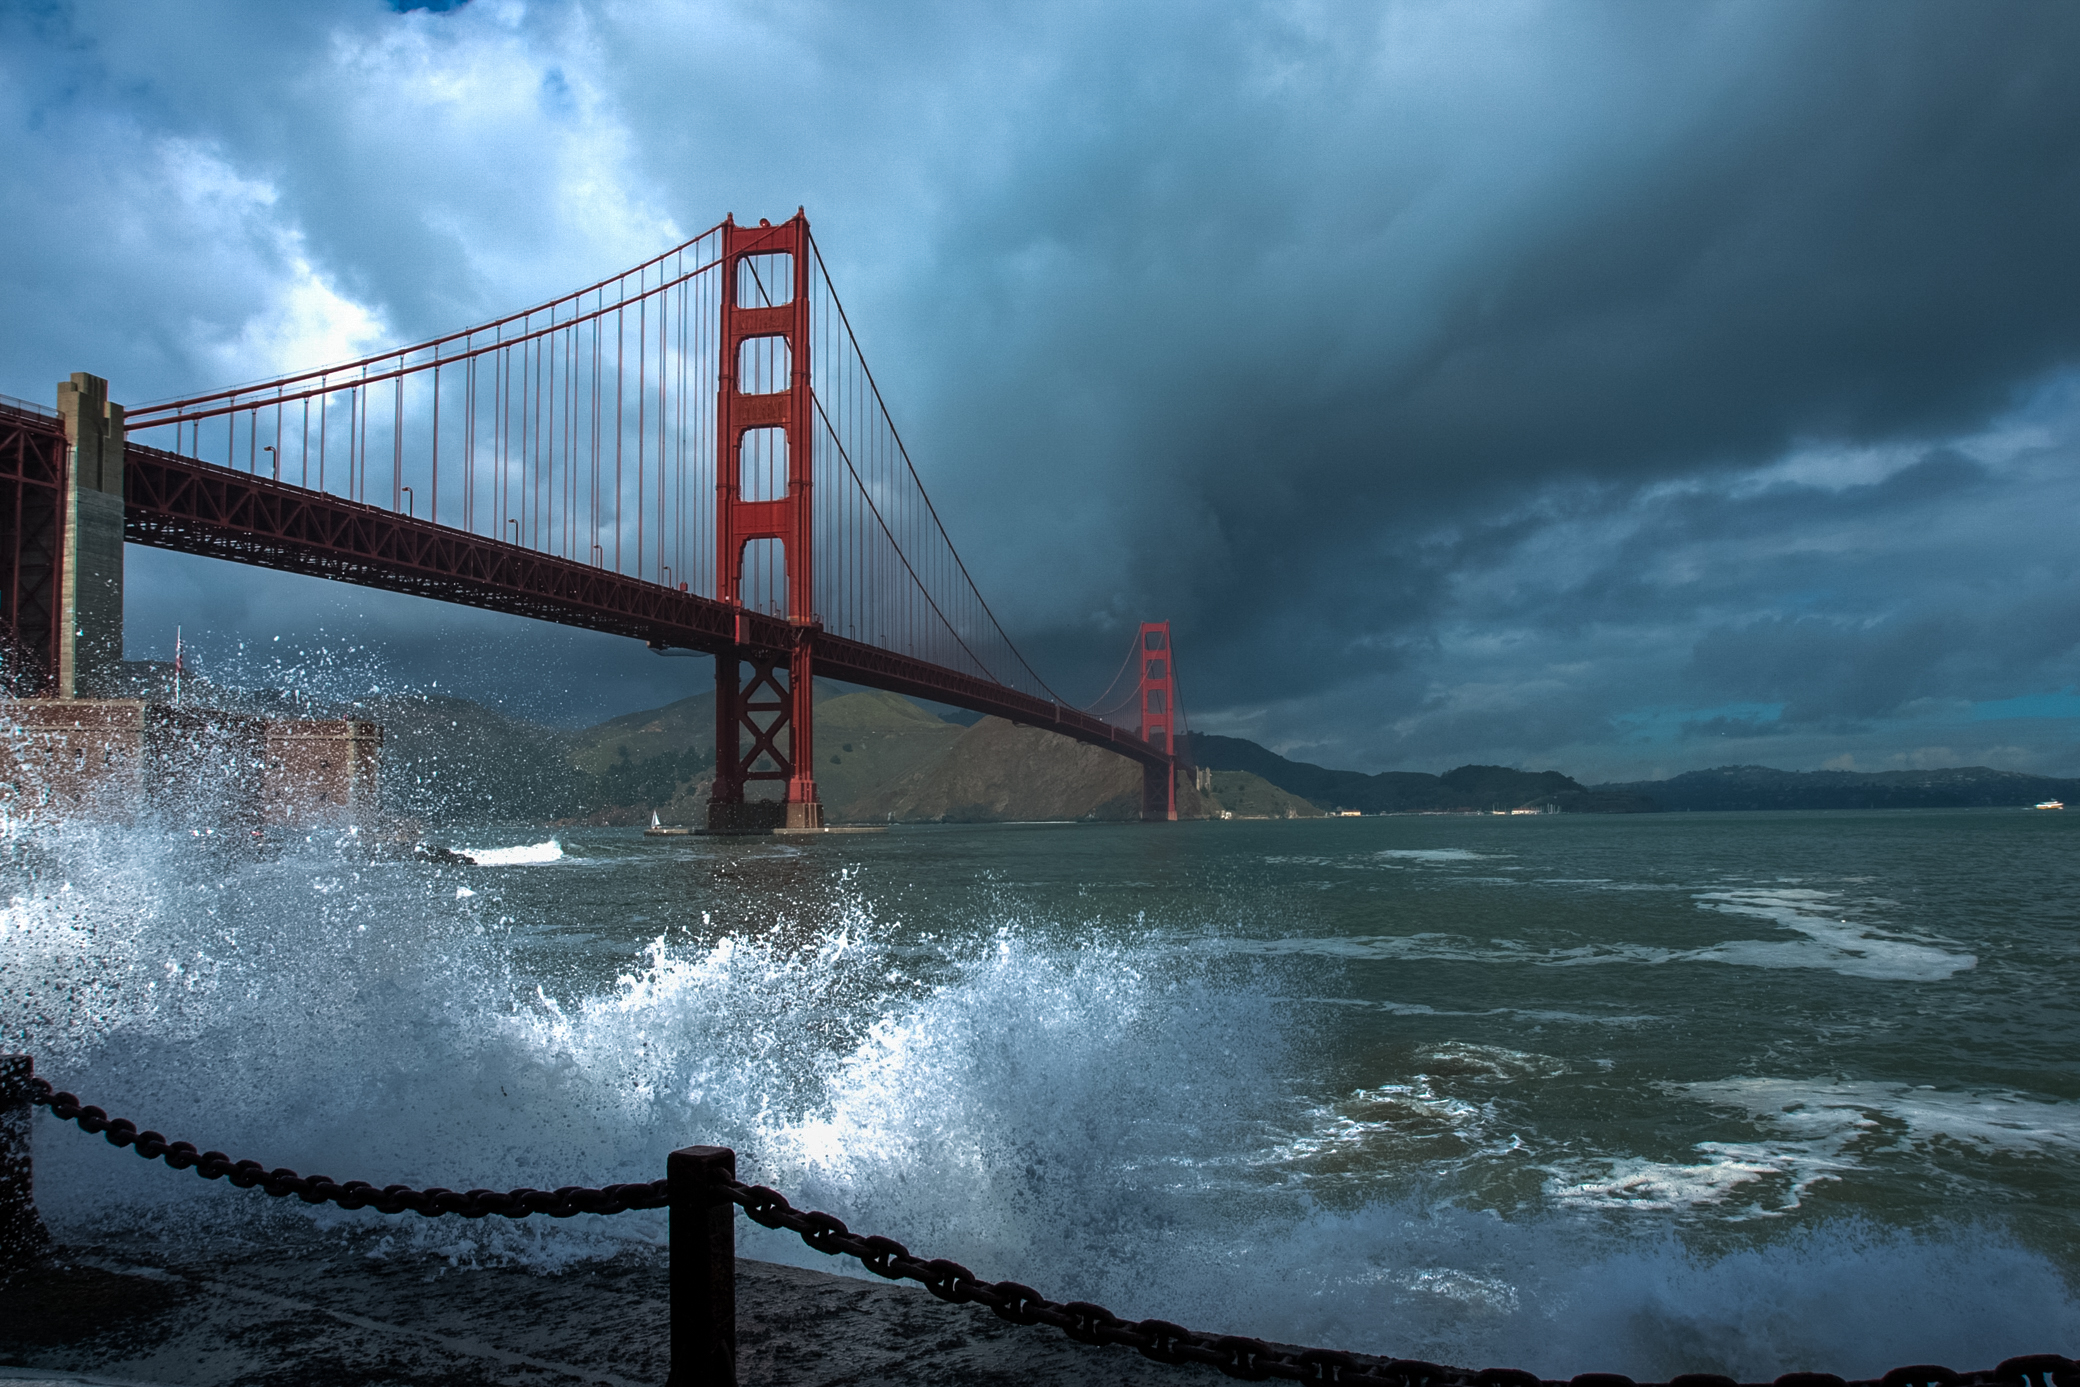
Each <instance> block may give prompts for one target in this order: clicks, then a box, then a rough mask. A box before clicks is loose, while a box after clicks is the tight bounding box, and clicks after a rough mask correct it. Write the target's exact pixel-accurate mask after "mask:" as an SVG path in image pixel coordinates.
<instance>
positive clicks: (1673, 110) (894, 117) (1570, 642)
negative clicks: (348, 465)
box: [0, 0, 2080, 778]
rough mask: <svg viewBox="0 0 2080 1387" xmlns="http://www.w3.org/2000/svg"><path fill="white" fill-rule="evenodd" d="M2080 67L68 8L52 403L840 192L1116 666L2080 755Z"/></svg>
mask: <svg viewBox="0 0 2080 1387" xmlns="http://www.w3.org/2000/svg"><path fill="white" fill-rule="evenodd" d="M2076 60H2080V11H2076V10H2074V9H2072V8H2071V7H2065V6H2057V5H2052V4H2038V3H2010V4H2000V3H1996V4H1988V5H1980V6H1957V5H1948V4H1913V3H1905V4H1896V5H1887V6H1869V5H1861V4H1851V3H1740V4H1705V3H1699V4H1689V5H1681V6H1672V5H1665V4H1659V3H1614V4H1611V3H1607V4H1594V3H1589V4H1584V3H1570V4H1552V5H1542V4H1495V3H1464V4H1453V3H1389V4H1362V5H1360V4H1349V5H1344V4H1333V3H1316V4H1307V3H1289V4H1260V5H1248V4H1226V5H1217V6H1209V5H1125V6H1122V5H1119V4H1095V3H1093V4H1075V3H1064V4H1054V5H1049V6H1045V7H1027V8H1022V9H1010V10H1006V9H1003V8H1001V7H982V6H973V5H962V4H952V3H947V4H915V5H908V6H900V5H894V6H891V5H884V6H872V7H868V6H848V5H839V4H808V3H794V4H789V3H780V4H772V3H764V4H758V5H751V4H724V3H716V4H645V3H633V2H631V3H594V4H583V3H567V4H552V3H539V4H521V3H501V2H500V0H473V2H472V3H469V4H466V5H460V6H456V7H454V8H451V9H448V10H446V11H445V12H433V11H429V10H413V11H410V12H405V13H398V12H396V11H394V10H392V9H389V8H386V7H384V6H381V5H378V4H375V3H372V0H371V2H370V3H356V4H346V3H342V4H332V5H327V4H312V5H306V6H299V7H291V8H288V9H284V8H282V7H279V6H272V5H264V4H260V3H257V0H253V2H251V3H234V0H217V3H196V4H188V5H183V6H180V7H171V6H154V5H147V4H129V5H124V4H57V3H53V4H42V5H27V6H13V7H8V8H7V9H6V10H4V11H0V142H4V143H0V148H4V149H5V150H6V152H7V156H8V157H7V158H6V159H5V161H4V165H0V199H4V212H5V216H4V222H0V227H4V229H0V238H4V248H5V252H6V255H5V260H4V268H0V304H4V305H5V309H6V320H7V322H8V323H9V325H10V327H11V329H12V330H11V331H10V332H9V333H7V334H6V337H5V340H4V341H0V391H4V392H6V393H9V394H14V395H19V396H25V397H29V398H35V399H39V400H40V399H43V398H45V397H46V396H47V395H48V394H49V391H50V382H52V381H54V380H56V379H57V378H59V377H60V376H61V375H63V374H64V373H66V372H68V371H72V370H80V369H89V370H94V371H96V372H98V373H100V374H104V375H108V376H109V377H110V378H111V380H112V382H113V386H114V393H115V395H116V396H117V398H120V399H126V400H145V399H150V398H154V397H163V396H166V395H169V394H173V393H176V392H179V391H183V390H187V389H191V388H199V387H203V386H212V385H219V384H225V383H229V382H232V381H235V380H240V379H250V378H256V377H259V376H262V375H265V374H268V373H270V372H273V371H276V370H281V369H288V368H292V367H301V366H308V365H312V364H316V363H317V362H320V361H324V360H328V359H334V358H339V357H344V356H347V355H351V354H352V353H354V352H356V351H358V350H361V349H363V348H366V347H372V346H375V345H378V344H380V343H383V342H389V341H395V340H400V339H403V338H408V337H415V336H418V335H421V334H428V333H431V332H434V331H438V330H442V329H446V328H451V327H454V326H457V325H458V324H461V323H464V322H468V321H475V320H480V319H482V318H485V317H488V316H491V315H493V314H495V313H498V312H501V311H505V310H508V309H510V308H513V307H515V306H517V305H520V304H522V303H526V302H533V301H537V300H540V299H542V298H545V297H547V296H549V295H552V294H554V293H557V292H560V291H562V290H565V289H568V288H571V287H574V286H575V285H577V284H579V283H582V282H589V281H590V280H591V279H594V278H597V277H599V276H600V275H601V274H604V273H607V272H610V271H612V270H615V269H618V268H620V267H621V266H624V265H627V264H632V263H634V262H635V261H637V260H639V259H642V258H644V257H645V256H647V255H649V254H651V253H654V252H655V251H656V250H659V249H661V248H663V247H664V246H665V245H668V244H670V243H672V242H673V241H674V240H676V239H679V238H682V237H684V236H686V235H689V234H692V233H693V232H696V231H698V230H700V229H702V228H704V227H706V226H708V225H710V224H711V223H713V222H714V221H716V220H718V219H719V218H720V216H721V215H722V214H723V213H725V212H732V211H733V212H735V213H736V214H737V215H738V216H739V217H753V218H755V217H758V216H773V217H776V218H777V217H779V216H784V215H787V214H789V213H791V212H792V211H793V209H794V207H795V206H796V205H798V204H800V205H805V206H806V207H807V209H808V211H809V214H810V216H811V218H812V219H813V221H814V222H815V225H816V228H817V235H818V240H819V243H820V244H821V246H822V247H823V250H824V253H825V255H826V257H827V258H828V259H829V261H830V263H831V269H832V273H833V275H834V277H835V278H836V280H837V283H838V285H839V288H840V290H841V291H842V292H843V293H844V294H845V296H846V299H847V302H848V306H849V308H850V310H851V313H852V317H853V320H854V322H855V323H856V324H857V325H858V327H859V329H860V334H861V337H862V342H863V345H864V347H865V349H866V351H867V353H868V355H869V359H870V360H871V361H872V362H873V363H874V366H875V369H876V372H877V374H878V375H879V377H880V378H881V381H882V384H883V387H884V389H885V390H886V392H887V393H888V395H889V397H890V399H891V401H892V404H893V406H894V408H895V411H896V415H897V422H898V424H899V425H900V426H901V427H902V428H903V430H904V432H905V434H906V437H907V438H908V439H909V441H910V444H911V449H912V452H913V453H914V454H915V456H916V458H917V461H918V465H919V467H920V470H921V471H922V472H923V474H924V476H925V480H926V484H927V485H928V487H929V488H930V489H931V491H932V493H933V496H934V499H935V501H937V503H938V504H939V507H940V509H941V511H942V513H943V514H944V515H945V517H946V521H947V525H948V528H949V530H950V531H951V533H952V534H953V536H954V538H955V540H956V542H957V543H958V544H959V545H960V546H961V547H962V549H963V551H964V553H965V554H966V556H967V557H968V560H969V564H970V567H971V568H972V569H973V570H974V572H975V574H976V577H977V579H978V581H979V582H980V584H981V585H982V587H983V589H984V591H985V593H986V594H987V595H988V596H989V597H990V598H991V600H992V602H993V603H994V605H995V606H996V607H997V610H998V612H999V614H1000V615H1001V616H1002V617H1003V618H1004V620H1005V622H1006V624H1007V626H1008V627H1010V629H1011V630H1012V633H1013V635H1014V636H1015V637H1016V638H1017V639H1018V640H1019V641H1020V642H1021V644H1022V645H1023V646H1024V647H1025V648H1026V650H1027V653H1028V655H1029V656H1030V657H1031V658H1032V660H1033V662H1034V663H1035V664H1036V666H1038V667H1039V668H1041V669H1042V670H1043V671H1044V672H1045V673H1046V674H1047V675H1048V677H1049V679H1050V681H1051V682H1053V683H1054V684H1055V685H1056V687H1058V688H1061V689H1062V690H1063V692H1064V693H1065V694H1069V695H1071V696H1076V695H1078V694H1079V693H1080V694H1082V695H1084V696H1090V695H1093V694H1095V693H1096V692H1097V686H1098V685H1099V684H1101V683H1102V681H1103V680H1104V678H1105V677H1106V676H1107V675H1108V674H1109V673H1110V671H1111V669H1112V667H1113V665H1114V664H1115V663H1116V661H1117V659H1118V654H1119V648H1120V642H1121V640H1122V639H1123V635H1124V632H1125V631H1126V630H1127V629H1129V628H1130V627H1131V625H1132V624H1133V623H1134V622H1137V621H1139V620H1141V619H1143V618H1144V617H1167V618H1169V619H1171V620H1172V621H1173V622H1175V623H1176V625H1177V630H1178V640H1179V650H1180V668H1181V670H1182V671H1183V673H1184V674H1185V675H1186V677H1187V679H1188V685H1187V690H1186V692H1187V695H1188V697H1189V701H1190V706H1191V708H1192V711H1193V715H1194V717H1195V719H1196V720H1197V722H1198V725H1200V726H1202V727H1206V728H1208V729H1210V730H1219V731H1227V732H1236V733H1241V734H1243V735H1251V736H1256V737H1259V738H1260V739H1262V740H1264V741H1266V742H1267V743H1268V744H1271V745H1273V746H1276V747H1279V748H1281V749H1286V750H1289V751H1291V752H1293V753H1294V754H1297V755H1305V756H1307V757H1308V758H1309V759H1315V760H1321V761H1325V762H1329V763H1332V764H1339V765H1347V766H1351V767H1354V768H1359V769H1366V770H1375V769H1387V768H1408V769H1425V770H1438V769H1443V768H1445V767H1446V766H1449V765H1453V764H1458V763H1460V762H1464V761H1509V762H1515V763H1519V764H1525V765H1533V766H1540V767H1542V766H1546V765H1557V766H1560V767H1561V768H1563V769H1567V770H1569V771H1570V772H1571V773H1574V774H1577V775H1581V776H1586V777H1589V778H1597V777H1601V776H1603V775H1611V776H1614V777H1629V776H1632V775H1637V774H1652V773H1655V772H1656V771H1661V770H1680V769H1685V768H1688V767H1690V766H1694V765H1704V764H1715V763H1719V762H1723V761H1729V760H1763V761H1767V762H1768V763H1769V764H1774V765H1783V766H1788V767H1806V766H1814V765H1820V764H1823V763H1828V762H1833V763H1836V764H1853V765H1856V766H1858V767H1860V768H1876V767H1882V766H1887V765H1906V764H1926V763H1929V762H1930V761H1932V760H1933V761H1936V762H1945V761H1959V762H1970V761H1984V762H1988V763H1992V764H1998V765H2004V766H2011V767H2014V768H2018V769H2033V770H2044V771H2056V772H2061V773H2067V774H2071V773H2076V772H2080V749H2076V743H2075V729H2076V721H2075V719H2076V716H2080V695H2076V694H2075V692H2074V690H2075V689H2076V687H2080V595H2076V590H2075V587H2074V581H2073V580H2074V576H2075V574H2074V568H2075V566H2074V561H2073V543H2072V539H2071V531H2072V521H2071V517H2072V516H2073V515H2074V514H2075V502H2076V501H2080V494H2076V493H2080V481H2076V468H2075V458H2076V448H2080V385H2076V382H2075V366H2076V362H2080V314H2076V309H2080V257H2075V256H2074V255H2073V253H2072V247H2073V246H2075V245H2080V141H2075V140H2074V139H2073V138H2072V132H2073V131H2074V130H2076V129H2080V87H2076V86H2075V84H2073V83H2072V82H2071V80H2070V73H2071V72H2072V71H2073V69H2074V65H2075V62H2076ZM131 563H132V569H133V573H134V574H137V575H140V577H141V579H142V581H138V582H136V583H134V585H133V586H134V588H135V589H136V590H135V591H133V594H132V598H131V617H132V635H131V642H132V653H133V654H134V655H145V654H156V653H164V651H163V647H164V646H165V645H166V644H167V642H166V641H165V640H163V639H162V638H161V637H160V635H159V633H160V632H161V631H165V632H168V633H170V630H171V626H172V624H173V622H174V621H175V620H181V621H184V622H185V623H186V624H187V626H188V627H189V628H191V630H192V628H194V627H197V626H200V627H202V628H204V630H203V634H202V639H203V640H204V641H205V643H206V647H205V648H206V649H214V650H215V651H216V652H217V656H216V657H217V658H219V659H221V660H225V661H231V660H234V659H235V658H236V652H237V646H238V643H239V642H241V641H243V642H244V643H245V644H246V647H247V649H248V651H249V652H251V651H252V650H255V649H258V648H260V647H262V646H265V647H267V648H268V649H269V650H270V651H271V650H272V649H274V648H276V647H277V646H278V645H282V644H286V646H287V647H288V648H289V650H290V652H291V653H290V654H289V655H288V656H287V657H285V659H286V660H287V662H288V663H289V664H291V665H293V664H295V663H296V662H297V661H305V662H312V661H316V660H318V659H319V657H318V656H317V655H316V653H315V652H317V651H319V650H326V651H332V652H335V653H334V654H333V655H329V656H327V657H325V658H327V659H332V660H334V662H335V663H337V659H338V656H337V651H338V650H342V649H351V650H353V651H355V652H356V653H355V655H354V661H355V662H358V663H354V668H355V670H356V673H355V675H354V677H355V678H357V679H358V678H360V677H362V674H363V672H365V673H366V675H367V677H369V678H370V679H371V680H374V681H377V682H381V681H383V680H395V681H402V682H412V683H418V684H421V685H424V684H427V683H430V682H432V681H433V680H436V679H438V680H440V681H441V683H442V686H443V687H444V688H447V687H456V688H458V689H459V690H460V691H463V692H471V693H489V692H492V691H498V692H500V693H502V694H503V695H504V696H505V697H507V698H508V699H521V700H522V701H523V702H524V703H525V704H526V706H527V707H528V708H529V710H530V711H534V712H536V713H537V714H538V715H541V716H550V717H557V718H563V719H569V720H590V719H592V718H595V717H599V716H604V715H606V714H609V713H613V712H619V711H624V710H626V709H629V708H633V707H640V706H644V705H645V704H646V703H650V702H656V701H660V699H661V698H662V697H668V696H671V694H672V693H673V692H675V691H677V690H678V689H679V688H680V687H681V686H683V685H686V684H689V683H691V682H693V678H692V676H694V675H696V674H697V671H695V670H692V669H690V668H689V666H688V662H672V663H671V664H670V665H667V663H666V662H662V661H655V660H653V659H651V657H649V656H647V655H645V654H643V653H642V652H640V651H639V650H638V651H631V650H629V649H628V648H627V646H626V643H621V642H610V641H606V640H605V639H604V638H599V637H594V636H588V635H584V634H582V633H570V632H559V631H550V630H547V629H545V628H540V627H535V626H530V625H528V624H526V623H522V622H517V621H512V620H504V619H494V618H489V617H485V616H483V615H481V614H474V613H459V612H455V611H453V610H451V609H444V608H440V607H437V606H434V605H432V604H427V603H421V602H416V601H408V600H406V599H401V598H394V597H388V596H385V595H381V594H365V593H358V592H350V591H344V590H338V589H327V588H324V587H323V586H322V585H319V584H316V583H311V582H305V581H300V580H294V579H288V578H283V577H280V576H278V575H268V574H262V573H257V572H254V571H251V570H231V569H227V568H223V567H220V566H216V565H212V564H209V563H207V562H205V561H201V560H192V559H181V558H174V557H170V556H165V555H158V554H149V553H144V552H142V551H138V550H134V549H133V550H132V551H131ZM278 636H279V637H281V638H282V640H281V642H277V641H276V637H278ZM208 643H214V644H213V646H212V645H210V644H208ZM269 658H272V656H271V655H270V656H269ZM516 660H517V664H518V667H520V668H524V669H527V670H529V671H530V674H529V676H528V678H527V679H526V680H525V681H522V682H524V683H525V685H526V687H525V688H520V687H518V686H516V683H515V681H514V679H513V678H512V675H511V670H512V669H514V668H515V667H516Z"/></svg>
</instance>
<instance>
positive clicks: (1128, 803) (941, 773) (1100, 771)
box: [827, 718, 1141, 823]
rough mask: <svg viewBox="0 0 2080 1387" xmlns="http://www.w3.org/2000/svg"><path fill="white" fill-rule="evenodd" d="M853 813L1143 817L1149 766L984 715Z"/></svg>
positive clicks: (916, 818) (929, 818) (1001, 818)
mask: <svg viewBox="0 0 2080 1387" xmlns="http://www.w3.org/2000/svg"><path fill="white" fill-rule="evenodd" d="M827 807H828V806H827ZM846 817H848V818H850V819H853V820H854V821H856V822H865V823H881V822H887V821H890V820H895V821H899V822H905V823H919V822H923V823H1004V822H1009V821H1017V820H1035V819H1111V820H1129V819H1138V818H1140V817H1141V768H1140V766H1139V765H1137V764H1136V763H1135V762H1132V761H1129V760H1128V759H1127V758H1126V757H1124V756H1119V755H1117V754H1115V753H1113V752H1109V751H1105V750H1102V749H1100V748H1098V747H1094V746H1085V745H1084V744H1083V743H1081V742H1074V741H1071V740H1069V739H1068V738H1067V737H1063V736H1060V735H1059V734H1057V733H1053V732H1043V731H1041V730H1040V729H1039V728H1037V727H1017V726H1014V725H1013V724H1011V723H1009V722H1006V721H1005V720H1004V719H1002V718H984V719H982V720H981V721H980V722H978V723H976V724H975V725H974V726H973V727H969V728H966V729H956V736H955V738H954V740H953V741H952V742H951V743H950V744H948V745H947V746H946V747H944V748H943V750H941V751H940V752H939V754H938V755H936V756H934V757H931V758H930V759H929V760H923V761H921V762H920V763H919V764H917V765H916V766H915V767H913V768H912V769H911V770H910V771H908V772H907V773H906V774H904V775H901V776H899V777H897V778H896V779H895V780H894V781H892V782H891V783H889V784H888V785H886V786H885V787H883V788H881V789H879V790H878V791H875V792H873V793H870V794H867V795H865V796H863V797H861V798H860V799H858V800H856V801H854V802H853V803H852V804H850V805H848V806H846Z"/></svg>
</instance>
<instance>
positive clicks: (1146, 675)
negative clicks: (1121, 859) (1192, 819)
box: [1135, 621, 1177, 820]
mask: <svg viewBox="0 0 2080 1387" xmlns="http://www.w3.org/2000/svg"><path fill="white" fill-rule="evenodd" d="M1135 656H1136V658H1137V659H1139V660H1140V661H1141V740H1142V741H1144V742H1147V743H1148V744H1149V745H1150V746H1152V747H1154V748H1155V749H1156V750H1158V751H1160V752H1163V753H1164V754H1166V755H1169V754H1171V753H1174V752H1175V751H1176V749H1177V747H1176V739H1177V670H1176V668H1175V665H1174V663H1173V661H1172V660H1171V658H1170V623H1169V622H1167V621H1144V622H1143V623H1141V648H1140V649H1139V650H1138V651H1136V652H1135ZM1141 817H1142V818H1143V819H1144V820H1146V819H1171V820H1174V819H1176V818H1177V770H1176V766H1175V764H1174V763H1171V762H1165V763H1164V764H1162V765H1151V764H1150V763H1148V762H1146V761H1144V762H1142V763H1141Z"/></svg>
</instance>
